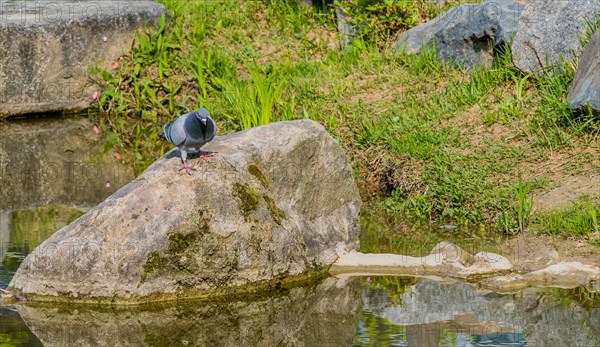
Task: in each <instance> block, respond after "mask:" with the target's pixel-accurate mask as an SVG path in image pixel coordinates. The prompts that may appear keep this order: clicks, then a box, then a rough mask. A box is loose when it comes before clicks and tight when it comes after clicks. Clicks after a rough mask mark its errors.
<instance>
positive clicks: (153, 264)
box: [143, 251, 164, 273]
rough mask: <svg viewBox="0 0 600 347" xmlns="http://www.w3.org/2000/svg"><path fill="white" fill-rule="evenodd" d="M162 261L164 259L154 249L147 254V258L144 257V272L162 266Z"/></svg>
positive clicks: (152, 270)
mask: <svg viewBox="0 0 600 347" xmlns="http://www.w3.org/2000/svg"><path fill="white" fill-rule="evenodd" d="M163 263H164V259H163V258H162V257H161V256H160V254H158V252H156V251H154V252H152V253H150V255H148V259H146V263H145V264H144V266H143V267H144V272H145V273H149V272H154V271H156V270H158V269H160V268H161V267H162V264H163Z"/></svg>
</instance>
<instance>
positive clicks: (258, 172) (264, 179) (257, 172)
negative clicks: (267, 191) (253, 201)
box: [248, 163, 271, 188]
mask: <svg viewBox="0 0 600 347" xmlns="http://www.w3.org/2000/svg"><path fill="white" fill-rule="evenodd" d="M248 172H249V173H250V174H251V175H252V176H254V177H256V178H258V180H259V181H260V184H262V185H263V187H265V188H269V186H270V185H271V178H270V177H269V176H267V175H265V174H264V173H263V172H262V169H261V168H260V166H258V164H255V163H252V164H250V165H248Z"/></svg>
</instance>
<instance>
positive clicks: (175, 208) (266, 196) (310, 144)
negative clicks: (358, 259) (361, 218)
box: [8, 120, 360, 304]
mask: <svg viewBox="0 0 600 347" xmlns="http://www.w3.org/2000/svg"><path fill="white" fill-rule="evenodd" d="M203 150H206V151H213V152H216V153H215V154H214V157H212V158H210V159H206V160H204V161H199V162H196V161H195V160H192V161H191V164H192V165H194V166H195V167H196V168H197V171H195V172H193V174H192V175H186V174H185V173H183V172H178V171H177V170H178V169H179V168H180V166H181V160H180V158H179V151H178V150H173V151H171V152H169V153H167V154H166V155H165V156H164V157H162V158H161V159H159V160H157V161H156V162H155V163H154V164H152V165H151V166H150V167H149V168H148V169H147V170H146V171H145V172H144V173H142V174H141V175H140V176H139V177H138V178H136V179H135V180H134V181H133V182H131V183H129V184H128V185H126V186H125V187H123V188H122V189H120V190H119V191H117V192H116V193H115V194H113V195H111V196H110V197H108V198H107V199H106V200H105V201H104V202H102V203H101V204H100V205H98V206H96V207H95V208H93V209H91V210H90V211H89V212H88V213H86V214H85V215H84V216H82V217H80V218H79V219H77V220H76V221H75V222H73V223H72V224H70V225H68V226H67V227H65V228H62V229H61V230H59V231H57V232H56V233H55V234H54V235H52V236H51V237H50V238H49V239H48V240H46V241H45V242H44V243H42V244H41V245H40V246H39V247H38V248H36V249H35V250H34V251H33V252H32V253H31V254H30V255H29V256H28V257H27V258H26V259H25V260H24V261H23V263H22V264H21V266H20V268H19V269H18V271H17V272H16V274H15V276H14V278H13V279H12V281H11V283H10V284H9V287H8V290H9V291H11V292H13V293H15V294H17V295H19V296H21V297H24V298H26V299H28V300H32V301H69V302H99V303H114V304H133V303H139V302H147V301H155V300H172V299H178V298H191V297H206V296H212V295H226V294H234V293H240V292H244V293H245V292H255V291H261V290H269V289H271V288H274V287H277V286H280V285H286V283H294V282H295V281H300V280H304V279H307V278H310V277H315V276H320V275H322V274H323V273H324V272H325V271H326V270H327V269H328V268H329V266H330V265H331V264H332V263H333V262H334V261H335V260H336V259H337V252H338V251H340V250H343V251H345V252H347V251H352V250H354V249H356V247H357V244H358V213H359V210H360V196H359V194H358V189H357V187H356V185H355V183H354V178H353V173H352V169H351V167H350V166H349V164H348V163H347V161H346V159H345V157H344V152H343V150H342V149H341V147H340V146H339V145H338V144H337V143H336V142H335V140H334V139H333V138H332V137H331V136H330V135H329V134H327V132H326V131H325V129H324V128H323V127H322V126H320V125H319V124H318V123H315V122H313V121H308V120H299V121H289V122H280V123H273V124H270V125H267V126H262V127H257V128H253V129H250V130H247V131H243V132H239V133H234V134H231V135H228V136H224V137H217V138H216V139H215V140H213V141H212V142H211V143H209V144H208V145H206V146H205V147H203ZM282 283H283V284H282Z"/></svg>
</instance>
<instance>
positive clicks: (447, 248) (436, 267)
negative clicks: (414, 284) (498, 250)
mask: <svg viewBox="0 0 600 347" xmlns="http://www.w3.org/2000/svg"><path fill="white" fill-rule="evenodd" d="M511 269H512V265H511V263H510V261H508V259H506V258H505V257H503V256H501V255H499V254H495V253H489V252H480V253H477V254H476V255H475V256H473V255H470V254H469V253H467V252H465V251H464V250H463V249H462V248H460V247H458V246H456V245H455V244H453V243H451V242H448V241H443V242H440V243H438V244H437V245H436V246H435V247H434V248H433V249H432V251H431V252H430V253H429V254H428V255H426V256H424V257H411V256H406V255H399V254H365V253H360V252H355V251H354V252H348V253H342V254H341V255H340V257H339V259H338V260H337V261H336V262H335V263H334V264H333V266H332V267H331V269H330V272H331V273H332V274H334V275H344V276H350V275H358V276H365V275H368V274H387V275H407V276H411V275H416V276H430V275H440V276H445V277H455V278H470V277H473V276H477V275H490V274H494V273H505V272H507V271H510V270H511Z"/></svg>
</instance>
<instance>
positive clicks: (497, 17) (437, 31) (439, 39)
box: [395, 0, 523, 69]
mask: <svg viewBox="0 0 600 347" xmlns="http://www.w3.org/2000/svg"><path fill="white" fill-rule="evenodd" d="M522 9H523V5H522V4H519V3H517V2H514V1H512V0H507V1H505V0H502V1H500V0H489V1H486V2H484V3H481V4H464V5H461V6H457V7H454V8H452V9H451V10H449V11H447V12H444V13H442V14H440V15H439V16H437V17H435V18H434V19H432V20H430V21H429V22H427V23H424V24H421V25H419V26H416V27H414V28H411V29H410V30H407V31H406V32H404V33H403V34H402V35H401V36H400V38H399V39H398V41H397V42H396V44H395V49H396V50H398V51H401V52H405V53H408V54H416V53H418V52H419V51H420V50H421V47H423V46H425V47H431V46H433V45H435V50H436V53H437V58H438V60H439V61H440V62H444V61H449V62H452V63H454V64H456V65H460V66H463V67H465V68H467V69H472V68H474V67H476V66H489V65H490V64H491V63H492V61H493V58H494V48H495V47H498V46H499V45H501V44H503V43H510V41H511V39H512V37H513V35H514V32H515V30H516V29H517V26H518V23H519V16H520V14H521V10H522Z"/></svg>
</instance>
